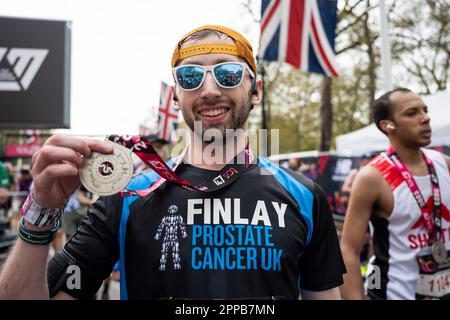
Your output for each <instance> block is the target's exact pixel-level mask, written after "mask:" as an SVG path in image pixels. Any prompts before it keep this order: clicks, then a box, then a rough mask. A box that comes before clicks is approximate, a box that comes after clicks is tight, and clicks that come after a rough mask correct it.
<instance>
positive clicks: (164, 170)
mask: <svg viewBox="0 0 450 320" xmlns="http://www.w3.org/2000/svg"><path fill="white" fill-rule="evenodd" d="M107 140H109V141H112V142H114V143H117V144H120V145H122V146H124V147H126V148H128V149H130V150H132V152H134V154H136V156H138V157H139V158H140V159H141V160H142V161H143V162H144V163H145V164H146V165H147V166H149V167H150V168H151V169H153V170H154V171H155V172H156V173H157V174H159V175H160V178H159V179H158V180H157V181H156V182H155V183H154V184H153V185H152V186H151V187H150V188H149V189H145V190H134V191H131V190H124V192H123V194H126V195H131V196H132V195H139V196H145V195H147V194H149V193H150V192H152V191H153V190H155V189H157V188H158V187H159V186H160V185H161V184H162V183H163V182H164V181H166V180H167V181H169V182H171V183H174V184H175V185H177V186H179V187H181V188H184V189H188V190H195V191H203V192H213V191H216V190H219V189H221V188H224V187H225V186H227V185H230V184H231V183H233V182H234V181H236V180H237V179H238V177H239V175H240V174H242V173H243V172H244V171H245V170H246V169H247V168H248V167H249V166H250V164H251V163H252V161H253V160H254V157H253V153H252V151H251V149H250V147H249V145H248V144H247V145H246V147H245V149H244V150H243V151H242V152H243V154H239V155H238V156H237V157H236V158H235V159H238V161H237V162H238V163H233V162H231V163H229V164H227V165H226V166H225V167H224V168H223V169H222V170H221V171H218V172H217V176H216V177H214V178H212V179H208V180H206V181H204V182H203V183H200V184H196V185H193V184H191V183H190V182H188V181H186V180H184V179H182V178H180V177H179V176H178V175H177V174H175V172H174V171H175V169H176V168H177V167H178V165H179V164H180V163H181V161H182V160H183V158H184V156H185V154H186V151H187V148H186V149H184V151H183V152H182V153H181V154H180V155H179V156H178V157H177V158H176V160H175V163H174V166H173V167H172V169H171V168H169V167H168V166H167V164H166V163H165V162H164V161H163V160H162V159H161V157H160V156H159V155H158V153H157V152H156V151H155V149H154V148H153V146H152V144H151V142H150V141H149V140H148V139H146V138H145V137H143V136H125V135H110V136H108V138H107ZM242 156H244V163H243V164H240V163H239V159H242V158H241V157H242Z"/></svg>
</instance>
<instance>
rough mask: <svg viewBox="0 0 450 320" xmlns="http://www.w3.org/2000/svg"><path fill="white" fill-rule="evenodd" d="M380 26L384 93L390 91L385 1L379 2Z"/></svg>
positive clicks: (389, 51)
mask: <svg viewBox="0 0 450 320" xmlns="http://www.w3.org/2000/svg"><path fill="white" fill-rule="evenodd" d="M379 5H380V25H381V66H382V68H383V86H384V90H385V91H390V90H392V71H391V43H390V40H389V32H388V29H389V28H388V19H387V10H386V3H385V0H379Z"/></svg>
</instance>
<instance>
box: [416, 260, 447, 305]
mask: <svg viewBox="0 0 450 320" xmlns="http://www.w3.org/2000/svg"><path fill="white" fill-rule="evenodd" d="M417 261H418V263H419V270H420V274H419V279H418V281H417V288H416V298H417V299H449V298H450V262H448V263H446V264H437V263H436V262H434V261H433V259H432V258H431V256H430V255H425V256H420V257H417Z"/></svg>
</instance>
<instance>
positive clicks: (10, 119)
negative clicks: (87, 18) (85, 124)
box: [0, 17, 71, 129]
mask: <svg viewBox="0 0 450 320" xmlns="http://www.w3.org/2000/svg"><path fill="white" fill-rule="evenodd" d="M70 41H71V29H70V22H67V21H48V20H31V19H16V18H4V17H2V18H0V129H45V128H46V129H50V128H68V127H69V126H70V118H69V115H70Z"/></svg>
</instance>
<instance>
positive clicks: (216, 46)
mask: <svg viewBox="0 0 450 320" xmlns="http://www.w3.org/2000/svg"><path fill="white" fill-rule="evenodd" d="M201 30H216V31H219V32H221V33H223V34H226V35H227V36H229V37H230V38H231V39H233V40H234V42H235V44H228V43H201V44H195V45H191V46H187V47H185V48H180V46H181V44H182V43H183V42H184V41H185V40H186V39H187V38H188V37H190V36H191V35H193V34H194V33H196V32H198V31H201ZM204 53H226V54H231V55H234V56H238V57H241V58H243V59H244V60H245V61H246V62H247V64H248V66H249V67H250V69H252V71H253V72H254V73H255V74H256V60H255V58H254V57H253V48H252V45H251V44H250V42H248V40H247V39H245V38H244V37H243V36H242V35H241V34H240V33H238V32H236V31H234V30H232V29H229V28H226V27H222V26H217V25H207V26H203V27H200V28H197V29H195V30H192V31H191V32H189V33H188V34H186V35H185V36H184V37H183V38H182V39H181V40H180V41H178V43H177V46H176V47H175V50H174V52H173V55H172V67H175V65H176V64H177V62H178V61H180V60H182V59H185V58H187V57H191V56H195V55H199V54H204Z"/></svg>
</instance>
